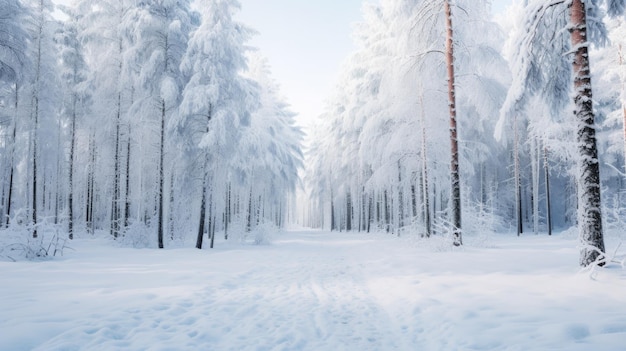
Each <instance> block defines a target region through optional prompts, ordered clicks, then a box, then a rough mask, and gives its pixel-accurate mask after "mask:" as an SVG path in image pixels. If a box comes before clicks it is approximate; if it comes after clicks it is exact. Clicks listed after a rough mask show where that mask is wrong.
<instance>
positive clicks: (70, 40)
mask: <svg viewBox="0 0 626 351" xmlns="http://www.w3.org/2000/svg"><path fill="white" fill-rule="evenodd" d="M63 10H64V11H65V12H66V14H67V15H68V16H69V19H68V20H67V21H66V22H65V23H64V27H63V30H62V32H61V38H60V46H61V50H60V54H61V60H62V68H63V71H62V73H61V78H62V79H63V83H64V91H65V101H64V102H65V104H64V109H63V110H64V114H65V115H66V117H67V118H69V120H70V122H69V125H70V148H69V155H68V161H69V162H68V163H69V169H68V184H67V186H68V194H67V197H68V199H67V201H68V204H67V207H68V237H69V238H70V239H73V238H74V219H75V217H74V198H75V190H74V188H75V186H74V173H75V159H76V148H77V142H78V140H77V139H78V136H77V128H78V127H77V120H78V118H79V114H81V113H84V111H85V108H86V103H87V101H86V100H87V99H88V89H87V88H88V86H87V84H86V82H87V74H88V71H87V64H86V63H85V59H84V57H83V52H82V50H83V49H82V45H81V44H80V42H79V39H78V22H79V15H78V14H77V13H75V12H74V11H72V10H70V9H69V8H63Z"/></svg>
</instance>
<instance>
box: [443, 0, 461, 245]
mask: <svg viewBox="0 0 626 351" xmlns="http://www.w3.org/2000/svg"><path fill="white" fill-rule="evenodd" d="M444 8H445V13H446V33H447V34H446V63H447V67H448V98H449V104H450V144H451V172H450V178H451V182H452V193H451V194H450V195H451V199H450V200H451V205H452V208H451V210H452V211H451V212H452V213H451V215H452V226H453V228H452V231H453V237H454V246H461V245H462V244H463V240H462V237H461V181H460V177H459V145H458V133H457V123H456V93H455V86H454V85H455V84H454V79H455V77H454V42H453V39H454V35H453V30H452V10H451V8H450V1H449V0H444Z"/></svg>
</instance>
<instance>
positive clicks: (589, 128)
mask: <svg viewBox="0 0 626 351" xmlns="http://www.w3.org/2000/svg"><path fill="white" fill-rule="evenodd" d="M570 21H571V29H570V33H571V41H572V47H573V50H575V54H574V60H573V64H572V67H573V73H574V87H575V95H574V103H575V106H576V108H575V111H574V114H575V116H576V120H577V121H578V152H579V154H580V160H579V167H580V169H579V178H578V201H579V204H578V226H579V236H580V238H579V239H580V241H581V243H582V249H581V253H580V265H581V266H584V267H586V266H588V265H590V264H594V263H599V264H600V265H604V262H603V261H602V260H603V259H604V252H605V248H604V236H603V232H602V210H601V206H602V201H601V197H600V167H599V163H598V149H597V147H596V129H595V128H596V126H595V121H594V119H595V116H594V112H593V103H592V101H593V100H592V89H591V70H590V67H589V51H588V41H587V15H586V5H585V1H584V0H573V1H572V4H571V5H570Z"/></svg>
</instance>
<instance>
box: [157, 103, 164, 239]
mask: <svg viewBox="0 0 626 351" xmlns="http://www.w3.org/2000/svg"><path fill="white" fill-rule="evenodd" d="M164 156H165V100H163V99H161V145H160V150H159V203H158V223H159V225H158V229H157V231H158V234H157V235H158V241H159V249H162V248H163V195H164V194H163V183H164V182H163V180H164V179H163V178H164V176H165V172H164V170H163V169H164V167H165V165H164V164H163V160H164Z"/></svg>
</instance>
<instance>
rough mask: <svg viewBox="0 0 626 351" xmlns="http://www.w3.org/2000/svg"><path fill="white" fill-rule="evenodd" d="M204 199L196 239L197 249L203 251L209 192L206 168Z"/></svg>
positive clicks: (203, 189)
mask: <svg viewBox="0 0 626 351" xmlns="http://www.w3.org/2000/svg"><path fill="white" fill-rule="evenodd" d="M202 173H204V174H203V180H202V197H201V200H200V223H199V224H198V235H197V239H196V249H200V250H202V240H203V238H204V222H205V220H206V192H207V189H206V187H207V184H206V183H207V180H206V177H207V176H206V167H205V168H204V169H203V170H202Z"/></svg>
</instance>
